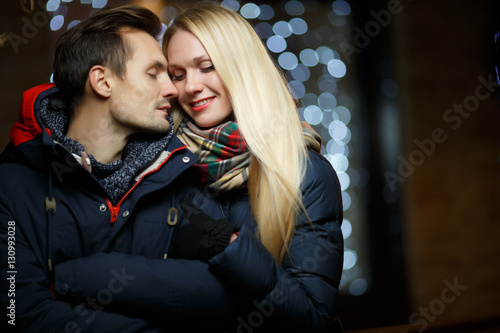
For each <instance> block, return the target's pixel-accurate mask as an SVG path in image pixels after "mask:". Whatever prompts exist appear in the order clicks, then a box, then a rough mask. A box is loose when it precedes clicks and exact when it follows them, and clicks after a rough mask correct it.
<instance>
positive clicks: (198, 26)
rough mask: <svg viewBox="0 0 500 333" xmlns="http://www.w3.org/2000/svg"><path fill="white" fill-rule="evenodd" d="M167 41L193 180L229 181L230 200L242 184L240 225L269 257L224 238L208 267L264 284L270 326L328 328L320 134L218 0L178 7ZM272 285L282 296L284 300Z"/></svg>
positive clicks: (327, 234) (327, 212)
mask: <svg viewBox="0 0 500 333" xmlns="http://www.w3.org/2000/svg"><path fill="white" fill-rule="evenodd" d="M164 51H165V53H166V54H167V60H168V64H169V65H168V68H169V72H170V75H171V78H172V81H173V82H174V85H175V86H176V88H177V90H178V92H179V96H178V104H179V106H180V107H181V108H182V110H183V111H179V112H176V113H174V114H173V117H174V119H175V122H176V124H179V121H180V120H181V119H182V120H181V121H180V124H179V126H178V130H177V134H178V136H179V137H180V138H181V140H182V141H184V142H185V143H186V144H187V146H188V148H189V149H190V150H192V151H193V152H194V153H195V154H196V155H198V157H200V159H201V160H200V162H199V163H197V164H196V165H195V166H197V174H198V176H199V177H200V180H201V181H202V182H206V183H207V184H209V187H210V189H211V190H213V191H215V192H216V193H225V192H228V191H229V194H228V195H224V194H222V195H221V194H219V197H220V198H221V200H222V201H224V200H226V201H227V200H229V201H230V206H231V207H233V206H237V205H235V202H238V201H239V200H246V197H243V199H241V198H240V199H235V198H234V196H233V195H231V194H230V193H232V192H233V191H234V189H238V188H241V187H246V188H247V189H248V196H249V198H250V204H251V214H252V215H253V217H254V220H255V221H250V219H247V221H246V223H245V224H246V227H248V228H249V229H254V230H256V233H257V236H258V238H259V239H260V241H261V242H262V244H263V245H264V246H265V248H266V249H267V250H268V251H269V253H270V254H271V255H272V257H273V258H274V261H275V266H273V265H271V264H270V263H269V261H266V258H260V259H261V261H260V262H259V261H255V262H253V263H252V261H251V259H252V258H253V257H252V252H251V251H250V252H249V253H246V257H244V256H243V255H242V254H243V253H244V251H242V250H238V245H236V246H234V247H231V245H232V244H231V245H229V246H228V248H227V249H225V250H224V251H222V253H221V254H219V255H216V256H215V257H213V258H212V259H210V260H209V263H210V264H211V267H212V270H213V271H214V272H215V274H216V275H218V276H220V278H221V279H222V280H223V281H225V282H227V283H228V284H229V285H231V284H234V285H235V286H236V287H235V290H238V291H240V292H241V291H242V290H245V291H247V289H249V290H251V292H250V293H249V294H253V295H255V294H256V293H259V291H260V290H259V288H258V286H266V287H268V290H267V294H266V297H265V300H266V301H267V302H272V303H274V304H273V309H274V310H273V314H272V315H271V316H270V318H269V325H270V326H269V327H274V328H276V327H279V328H282V329H283V328H284V327H288V328H295V329H299V331H302V332H305V331H308V332H309V331H312V330H320V331H321V330H328V331H330V332H331V331H332V330H331V319H332V316H333V315H334V305H335V299H336V296H337V288H338V283H339V280H340V275H341V271H342V257H343V247H342V236H341V231H340V224H341V222H342V205H341V197H340V190H339V185H338V180H337V177H336V174H335V172H334V170H333V169H332V168H331V166H330V165H329V163H328V162H327V161H326V160H325V159H324V158H322V157H321V156H320V155H319V154H318V153H316V152H313V151H312V150H319V147H320V144H319V142H317V141H316V140H317V137H316V136H315V133H314V132H313V131H312V130H311V129H310V127H308V126H301V123H300V120H299V117H298V114H297V109H296V105H295V101H294V100H293V98H292V96H291V94H290V92H289V91H288V89H287V85H286V81H285V79H284V77H283V75H281V73H280V72H279V70H278V69H277V67H276V66H275V64H274V62H273V61H272V59H271V58H270V56H269V55H268V53H267V51H266V49H265V48H264V46H263V44H262V42H261V40H260V39H259V37H258V36H257V34H256V33H255V32H254V30H253V28H252V27H251V26H250V25H249V24H248V22H247V21H246V20H244V19H243V18H242V17H241V16H239V15H238V14H236V13H234V12H233V11H231V10H229V9H226V8H223V7H220V6H215V5H205V6H200V7H197V8H195V9H191V10H188V11H186V12H184V13H182V14H180V15H179V16H178V17H176V19H175V20H174V21H173V24H172V25H171V26H170V27H169V28H168V30H167V32H166V35H165V36H164ZM184 112H185V113H184ZM184 114H186V115H187V116H186V117H184ZM307 148H310V149H307ZM311 149H312V150H311ZM222 170H223V171H222ZM247 175H248V182H247ZM228 197H229V198H230V199H228ZM236 209H237V210H241V207H238V208H236ZM229 211H231V209H229ZM249 213H250V212H249ZM249 215H250V214H247V216H249ZM238 216H239V218H238V219H239V220H241V219H242V216H245V214H239V215H238ZM228 220H229V221H232V219H231V218H228ZM174 237H175V234H174ZM239 237H241V233H240V235H239ZM325 244H328V245H325ZM174 245H175V244H174ZM231 250H232V251H234V252H238V251H240V252H239V253H233V252H232V251H231ZM320 252H321V254H319V253H320ZM249 257H250V258H251V259H248V258H249ZM256 257H257V256H256ZM267 260H268V259H267ZM262 262H266V263H267V264H268V266H267V267H268V268H269V269H268V271H267V272H266V270H265V269H263V268H262V267H264V265H262ZM256 267H259V269H258V271H259V274H261V276H255V275H256V274H254V272H253V271H255V270H256ZM274 274H275V275H274ZM273 277H275V278H273ZM297 282H298V283H297ZM292 290H293V293H292V292H291V291H292ZM273 292H275V293H276V294H280V295H283V296H284V298H285V299H284V300H283V303H282V304H277V303H280V302H276V301H275V302H273V301H272V295H273ZM240 294H244V293H240ZM275 296H276V295H275ZM242 297H243V298H245V297H244V296H242ZM244 301H248V300H243V302H244ZM261 304H262V303H261ZM256 309H258V304H257V306H256V307H255V308H254V309H253V310H256ZM264 322H265V321H264ZM264 325H267V323H265V324H264Z"/></svg>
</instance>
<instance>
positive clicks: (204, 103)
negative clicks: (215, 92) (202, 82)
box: [189, 97, 215, 112]
mask: <svg viewBox="0 0 500 333" xmlns="http://www.w3.org/2000/svg"><path fill="white" fill-rule="evenodd" d="M214 100H215V97H209V98H205V99H200V100H199V101H196V102H191V103H189V105H191V109H193V111H195V112H199V111H202V110H205V109H206V108H207V107H208V106H209V105H210V104H212V102H213V101H214Z"/></svg>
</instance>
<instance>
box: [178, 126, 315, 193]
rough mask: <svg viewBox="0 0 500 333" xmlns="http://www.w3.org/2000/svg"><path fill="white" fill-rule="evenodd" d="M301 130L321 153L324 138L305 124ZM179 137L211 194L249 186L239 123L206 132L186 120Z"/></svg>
mask: <svg viewBox="0 0 500 333" xmlns="http://www.w3.org/2000/svg"><path fill="white" fill-rule="evenodd" d="M302 129H303V133H304V139H305V142H306V145H307V147H308V148H310V149H312V150H315V151H317V152H320V151H321V137H320V136H319V135H318V134H317V133H316V132H315V131H314V130H313V129H312V127H311V126H310V125H309V124H308V123H307V122H305V121H303V122H302ZM177 135H178V136H179V138H180V139H181V140H182V141H183V142H184V143H185V144H186V146H187V147H188V149H189V150H191V151H192V152H193V153H194V154H195V155H196V156H198V157H199V158H200V161H199V162H198V163H196V164H194V170H193V172H194V174H195V176H196V177H197V179H198V180H200V181H201V182H202V183H211V184H210V185H209V189H210V190H213V191H215V192H216V193H218V192H225V191H228V190H230V189H233V188H239V187H242V186H244V185H245V184H246V181H247V179H248V166H249V164H250V152H249V151H248V147H247V143H246V142H245V139H243V137H242V135H241V133H240V130H239V128H238V124H237V123H235V122H233V121H229V122H226V123H223V124H221V125H219V126H216V127H212V128H210V129H206V130H205V129H200V128H199V127H198V126H196V124H195V123H194V122H193V121H192V120H191V119H189V118H187V117H186V118H184V120H183V121H182V122H181V123H180V125H179V128H178V129H177Z"/></svg>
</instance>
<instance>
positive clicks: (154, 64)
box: [148, 60, 167, 69]
mask: <svg viewBox="0 0 500 333" xmlns="http://www.w3.org/2000/svg"><path fill="white" fill-rule="evenodd" d="M152 67H156V68H159V69H166V68H167V66H166V65H165V64H164V63H163V62H161V61H158V60H157V61H153V62H152V63H151V64H150V65H149V66H148V68H152Z"/></svg>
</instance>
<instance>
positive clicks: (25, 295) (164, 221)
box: [0, 6, 232, 332]
mask: <svg viewBox="0 0 500 333" xmlns="http://www.w3.org/2000/svg"><path fill="white" fill-rule="evenodd" d="M160 31H161V23H160V21H159V19H158V18H157V17H156V16H155V15H154V14H153V13H152V12H150V11H149V10H147V9H145V8H140V7H135V6H125V7H119V8H114V9H105V10H103V11H101V12H99V13H97V14H95V15H94V16H92V17H90V18H88V19H86V20H84V21H82V22H81V23H79V24H78V25H76V26H75V27H73V28H72V29H70V30H69V31H67V32H66V33H65V34H63V35H62V36H61V38H60V40H59V41H58V45H57V49H56V54H55V60H54V82H55V84H56V86H54V85H52V84H44V85H41V86H38V87H35V88H32V89H30V90H28V91H27V92H25V94H24V95H23V101H22V104H21V107H20V109H19V120H18V121H17V122H16V123H15V125H14V126H13V129H12V131H11V133H10V138H11V143H10V144H9V145H8V146H7V147H6V149H5V151H4V152H3V153H2V155H1V157H0V175H1V176H0V177H1V183H0V240H1V242H0V255H1V263H2V264H1V282H0V287H1V296H0V297H1V307H2V310H3V312H2V317H1V320H2V324H5V323H6V324H7V327H8V331H13V330H17V331H20V332H150V331H151V332H156V331H167V327H166V325H162V329H160V328H159V326H160V325H159V324H158V323H156V322H155V321H154V319H144V318H139V316H136V315H134V309H133V308H131V309H129V311H128V312H127V313H126V314H124V312H123V311H122V312H121V313H114V312H113V309H112V308H111V307H109V308H108V307H107V305H109V304H110V303H111V301H112V299H113V297H114V296H116V295H118V294H119V293H120V292H121V291H122V290H124V288H127V287H130V286H133V285H134V283H136V284H137V283H138V282H137V281H139V280H140V278H139V277H138V276H137V275H131V274H130V273H128V271H127V270H126V268H125V267H117V268H116V269H112V270H110V271H105V272H103V271H102V270H99V267H98V266H97V265H96V266H95V267H94V268H93V269H95V272H96V273H97V272H98V273H99V274H100V276H104V277H105V278H106V279H107V283H106V288H103V289H101V290H99V292H98V293H97V295H96V296H95V297H87V298H85V299H82V300H79V301H78V302H75V301H74V299H73V300H69V299H65V296H64V295H65V293H66V292H67V291H68V290H67V289H68V286H67V285H66V284H64V283H62V284H55V282H54V281H55V272H54V271H55V270H57V267H58V264H60V263H64V262H69V261H70V260H71V259H76V258H82V257H87V256H89V255H92V254H95V253H103V252H109V251H114V252H116V253H120V252H121V253H132V254H140V255H141V256H144V257H149V258H158V259H160V258H161V259H162V258H163V257H166V256H167V254H166V253H167V248H168V246H169V240H170V239H171V234H172V230H173V228H174V226H175V225H176V223H177V221H178V220H179V221H180V220H181V216H180V214H178V210H177V208H176V207H178V206H179V202H180V200H181V199H182V198H183V197H188V198H193V196H194V195H195V194H196V191H197V189H196V188H195V186H194V185H193V182H192V181H190V180H189V179H188V177H186V176H185V175H184V174H185V171H186V170H187V169H188V168H189V167H190V166H191V165H192V164H193V163H194V162H196V160H197V157H195V156H194V155H193V154H191V153H190V152H189V151H188V150H187V149H186V147H185V146H184V145H183V144H181V143H180V141H179V140H178V139H177V138H176V137H175V136H174V134H173V122H172V120H171V117H170V116H168V112H169V110H170V108H171V106H170V99H171V98H173V97H176V96H177V91H176V89H175V88H174V86H173V85H172V82H171V80H170V78H169V76H168V72H167V61H166V59H165V57H164V55H163V53H162V51H161V47H160V45H159V43H158V41H157V40H156V39H155V37H157V36H158V34H159V33H160ZM178 215H179V216H178ZM162 269H164V271H165V274H164V275H162V276H161V279H162V281H163V282H164V283H165V284H166V285H174V282H175V288H173V290H174V291H175V292H176V293H177V294H176V295H175V297H174V295H170V294H168V295H167V296H168V298H169V299H170V298H171V299H172V300H173V301H172V302H174V301H175V304H174V303H173V307H178V308H179V313H183V312H185V313H186V314H195V309H196V308H197V307H198V306H199V305H200V304H210V306H211V308H212V309H213V313H215V314H217V315H220V316H221V318H223V317H224V316H228V315H229V314H230V313H231V311H232V310H231V309H230V305H231V301H230V297H229V296H228V292H227V291H226V289H225V287H224V286H223V285H222V284H221V283H220V282H219V281H218V280H217V279H216V278H215V277H214V276H213V275H212V273H210V271H209V268H208V265H207V264H206V263H203V262H201V261H196V262H195V261H192V263H190V264H185V263H182V261H181V262H178V261H177V260H174V259H172V260H163V262H162ZM88 273H89V274H93V273H92V271H90V272H88ZM61 274H62V273H61ZM170 280H172V281H174V282H172V284H169V283H170ZM199 281H203V284H200V283H199ZM54 286H55V287H54ZM135 287H137V285H136V286H135ZM139 287H140V288H142V290H144V295H145V299H146V300H147V299H148V298H147V294H148V293H155V292H157V291H156V290H148V286H142V285H141V286H139ZM184 290H189V291H190V293H185V292H184ZM164 292H167V291H164ZM192 295H196V299H193V297H192ZM182 297H186V298H187V299H188V300H189V301H186V302H184V301H183V300H182ZM219 300H220V301H219ZM5 311H6V312H7V313H5ZM202 315H203V314H202ZM165 316H166V317H168V316H169V314H168V313H167V314H165ZM142 317H144V316H142ZM171 323H172V325H176V323H175V318H174V317H173V316H172V318H171ZM179 325H180V324H179ZM3 331H4V330H3Z"/></svg>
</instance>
